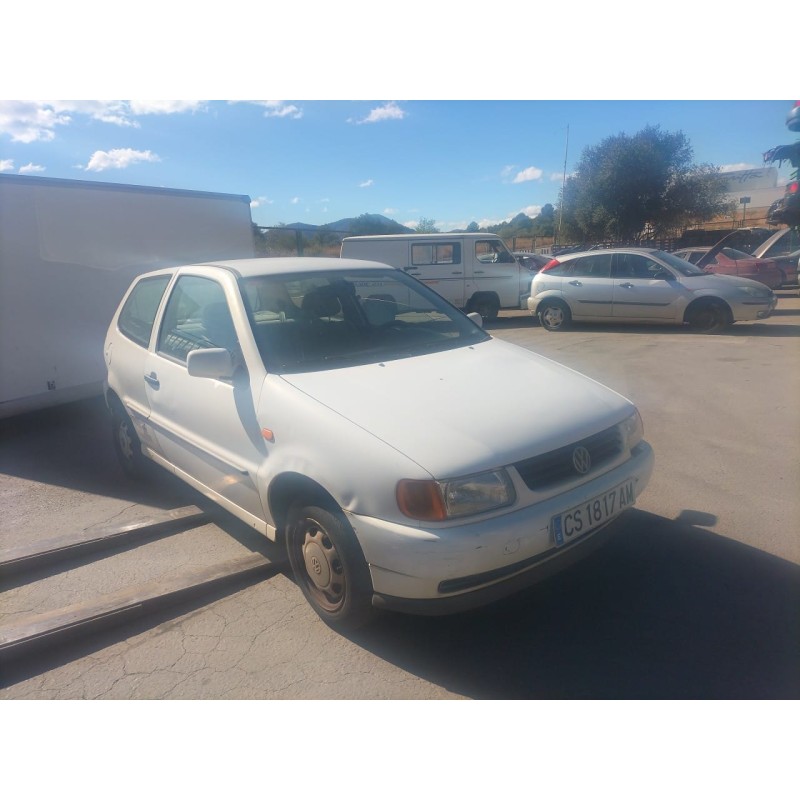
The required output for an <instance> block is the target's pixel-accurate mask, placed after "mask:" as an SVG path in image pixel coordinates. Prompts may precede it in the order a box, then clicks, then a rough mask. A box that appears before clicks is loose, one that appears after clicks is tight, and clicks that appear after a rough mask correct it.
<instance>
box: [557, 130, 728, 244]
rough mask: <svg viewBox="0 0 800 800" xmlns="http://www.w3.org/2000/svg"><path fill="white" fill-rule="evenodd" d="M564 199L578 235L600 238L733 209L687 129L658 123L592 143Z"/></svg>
mask: <svg viewBox="0 0 800 800" xmlns="http://www.w3.org/2000/svg"><path fill="white" fill-rule="evenodd" d="M560 206H561V207H560V217H561V218H562V220H563V224H564V226H565V228H566V230H567V231H568V232H569V233H570V234H571V236H572V237H573V238H578V239H582V240H595V241H596V240H602V239H609V238H613V239H633V240H636V239H639V238H641V237H642V236H645V235H648V236H663V235H668V234H669V233H671V232H674V231H676V230H679V229H680V228H682V227H684V226H685V225H686V224H687V223H689V222H701V221H705V220H709V219H713V218H714V217H716V216H720V215H722V214H726V213H730V211H731V209H730V204H729V203H728V202H727V201H726V199H725V181H724V178H723V177H722V176H721V175H720V172H719V169H718V168H717V167H714V166H712V165H710V164H695V163H694V162H693V151H692V147H691V145H690V143H689V140H688V138H687V137H686V135H685V134H684V133H683V132H682V131H678V132H675V133H670V132H668V131H662V130H661V128H660V127H659V126H648V127H646V128H644V129H643V130H641V131H639V132H638V133H636V134H634V135H633V136H629V135H627V134H625V133H620V134H617V135H616V136H610V137H608V138H606V139H604V140H603V141H602V142H600V144H598V145H594V146H592V147H587V148H586V149H585V150H584V151H583V153H582V154H581V157H580V160H579V161H578V164H577V165H576V167H575V171H574V174H573V175H572V176H570V177H569V178H568V179H567V181H566V183H565V185H564V191H563V193H562V197H561V200H560Z"/></svg>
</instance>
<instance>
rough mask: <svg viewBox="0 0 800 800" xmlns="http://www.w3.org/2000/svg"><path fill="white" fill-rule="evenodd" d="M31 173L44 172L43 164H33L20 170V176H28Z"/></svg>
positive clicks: (26, 165)
mask: <svg viewBox="0 0 800 800" xmlns="http://www.w3.org/2000/svg"><path fill="white" fill-rule="evenodd" d="M29 172H44V167H43V166H42V165H41V164H34V163H33V162H31V163H29V164H25V166H24V167H20V168H19V174H20V175H27V174H28V173H29Z"/></svg>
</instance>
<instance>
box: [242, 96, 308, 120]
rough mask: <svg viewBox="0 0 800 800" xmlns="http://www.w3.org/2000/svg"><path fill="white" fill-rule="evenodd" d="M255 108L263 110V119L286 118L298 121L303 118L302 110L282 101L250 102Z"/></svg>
mask: <svg viewBox="0 0 800 800" xmlns="http://www.w3.org/2000/svg"><path fill="white" fill-rule="evenodd" d="M250 102H252V103H254V104H255V105H257V106H261V107H262V108H264V109H265V110H264V116H265V117H279V118H282V117H288V118H289V119H300V117H302V116H303V109H301V108H298V107H297V106H295V105H292V104H290V103H286V102H285V101H284V100H251V101H250Z"/></svg>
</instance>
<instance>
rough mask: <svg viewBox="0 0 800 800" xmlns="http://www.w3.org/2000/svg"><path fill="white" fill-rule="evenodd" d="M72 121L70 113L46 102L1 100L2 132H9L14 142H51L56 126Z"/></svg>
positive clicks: (0, 127)
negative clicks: (63, 111) (60, 110)
mask: <svg viewBox="0 0 800 800" xmlns="http://www.w3.org/2000/svg"><path fill="white" fill-rule="evenodd" d="M70 121H71V118H70V116H69V115H68V114H66V113H62V112H59V111H56V110H55V109H54V108H52V106H48V105H46V104H44V103H28V102H25V101H19V100H0V133H6V134H8V135H9V136H10V137H11V141H12V142H23V143H24V144H30V143H31V142H49V141H51V140H52V139H54V138H55V135H56V134H55V130H54V129H55V128H56V126H58V125H68V124H69V123H70Z"/></svg>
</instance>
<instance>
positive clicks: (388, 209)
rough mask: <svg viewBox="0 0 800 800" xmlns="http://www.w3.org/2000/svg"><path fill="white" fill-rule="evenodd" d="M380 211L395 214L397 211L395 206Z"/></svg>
mask: <svg viewBox="0 0 800 800" xmlns="http://www.w3.org/2000/svg"><path fill="white" fill-rule="evenodd" d="M382 213H383V214H396V213H397V209H396V208H384V209H383V212H382Z"/></svg>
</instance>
